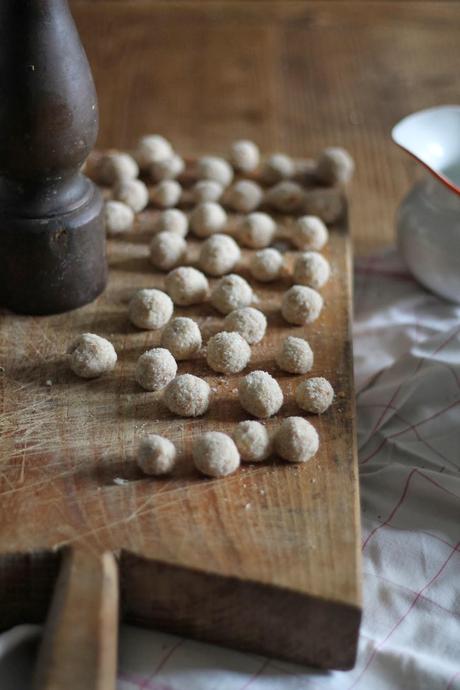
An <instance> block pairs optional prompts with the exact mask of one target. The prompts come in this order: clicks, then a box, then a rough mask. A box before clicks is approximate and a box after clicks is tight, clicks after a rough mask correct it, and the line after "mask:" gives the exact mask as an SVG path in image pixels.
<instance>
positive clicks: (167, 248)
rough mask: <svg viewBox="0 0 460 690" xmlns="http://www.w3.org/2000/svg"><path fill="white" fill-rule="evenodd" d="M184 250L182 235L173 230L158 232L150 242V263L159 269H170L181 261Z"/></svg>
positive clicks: (185, 249)
mask: <svg viewBox="0 0 460 690" xmlns="http://www.w3.org/2000/svg"><path fill="white" fill-rule="evenodd" d="M186 251H187V243H186V241H185V240H184V238H183V237H181V236H180V235H176V234H175V233H174V232H159V233H158V235H154V237H153V238H152V241H151V242H150V263H151V264H152V266H155V268H158V269H159V270H160V271H170V270H171V268H174V266H177V264H180V263H181V261H182V259H183V258H184V256H185V253H186Z"/></svg>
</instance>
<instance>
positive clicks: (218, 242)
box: [198, 234, 241, 276]
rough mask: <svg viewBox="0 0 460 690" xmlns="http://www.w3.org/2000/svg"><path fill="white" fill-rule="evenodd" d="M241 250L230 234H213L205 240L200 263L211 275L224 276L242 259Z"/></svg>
mask: <svg viewBox="0 0 460 690" xmlns="http://www.w3.org/2000/svg"><path fill="white" fill-rule="evenodd" d="M240 257H241V251H240V248H239V247H238V245H237V243H236V242H235V240H234V239H233V238H232V237H229V236H228V235H220V234H216V235H212V236H211V237H208V239H207V240H206V241H205V242H203V244H202V245H201V250H200V257H199V260H198V263H199V265H200V268H201V269H203V271H204V272H205V273H207V274H208V275H210V276H222V275H224V273H229V272H230V271H231V270H233V269H234V268H235V266H236V264H237V263H238V261H239V260H240Z"/></svg>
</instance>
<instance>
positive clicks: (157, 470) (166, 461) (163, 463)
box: [137, 434, 177, 477]
mask: <svg viewBox="0 0 460 690" xmlns="http://www.w3.org/2000/svg"><path fill="white" fill-rule="evenodd" d="M176 456H177V453H176V447H175V445H174V443H172V442H171V441H170V440H169V439H167V438H165V437H164V436H158V435H157V434H147V436H144V438H141V440H140V442H139V446H138V449H137V464H138V466H139V467H140V469H141V470H142V472H144V474H151V475H153V476H155V477H158V476H161V475H163V474H169V473H170V472H171V471H172V470H173V469H174V465H175V464H176Z"/></svg>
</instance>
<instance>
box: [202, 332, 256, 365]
mask: <svg viewBox="0 0 460 690" xmlns="http://www.w3.org/2000/svg"><path fill="white" fill-rule="evenodd" d="M250 359H251V348H250V347H249V345H248V344H247V342H246V340H245V339H244V338H243V337H242V336H241V335H240V334H239V333H234V332H230V333H229V332H227V331H222V332H221V333H216V335H213V336H212V338H210V339H209V341H208V347H207V352H206V361H207V362H208V365H209V366H210V367H211V369H212V370H213V371H217V372H219V373H221V374H237V373H238V372H240V371H243V369H244V368H245V367H246V366H247V364H248V362H249V360H250Z"/></svg>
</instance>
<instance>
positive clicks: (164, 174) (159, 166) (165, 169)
mask: <svg viewBox="0 0 460 690" xmlns="http://www.w3.org/2000/svg"><path fill="white" fill-rule="evenodd" d="M184 170H185V163H184V160H183V158H181V157H180V156H178V155H177V153H174V154H173V155H172V156H171V158H165V159H164V160H161V161H156V163H152V165H151V166H150V174H151V176H152V177H153V179H154V180H156V181H157V182H160V181H161V180H175V179H176V177H179V175H182V173H183V172H184Z"/></svg>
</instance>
